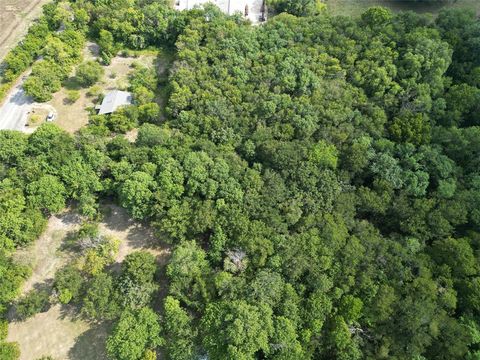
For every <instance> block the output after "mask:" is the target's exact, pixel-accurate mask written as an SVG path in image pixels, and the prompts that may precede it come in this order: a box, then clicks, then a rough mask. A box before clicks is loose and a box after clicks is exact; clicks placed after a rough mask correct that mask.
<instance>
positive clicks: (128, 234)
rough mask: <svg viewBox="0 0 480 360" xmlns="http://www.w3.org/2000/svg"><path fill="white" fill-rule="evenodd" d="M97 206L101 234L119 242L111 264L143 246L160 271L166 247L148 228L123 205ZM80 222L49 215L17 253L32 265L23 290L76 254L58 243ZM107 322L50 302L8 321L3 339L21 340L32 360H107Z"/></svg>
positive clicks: (72, 217)
mask: <svg viewBox="0 0 480 360" xmlns="http://www.w3.org/2000/svg"><path fill="white" fill-rule="evenodd" d="M102 208H103V211H104V213H105V217H104V221H103V222H102V223H101V224H100V232H101V234H103V235H106V236H113V237H115V238H117V239H119V240H120V241H121V243H120V250H119V254H118V256H117V259H116V261H117V264H116V265H115V266H117V267H119V266H120V263H121V262H122V261H123V260H124V259H125V256H127V255H128V254H130V253H132V252H134V251H138V250H146V251H148V252H150V253H152V254H153V255H155V256H156V257H157V260H158V263H159V265H160V267H161V268H162V269H164V266H165V264H166V262H167V259H168V256H169V254H170V249H169V247H167V246H165V245H163V244H161V243H160V242H159V240H158V239H157V238H156V237H155V236H154V234H153V231H152V230H151V229H150V228H149V227H148V226H146V225H143V224H140V223H138V222H136V221H134V220H132V219H131V218H130V217H129V216H128V214H127V212H126V211H125V210H124V209H122V208H120V207H118V206H116V205H113V204H105V205H103V206H102ZM80 224H81V217H80V216H78V215H76V214H75V213H73V212H71V211H67V212H65V213H63V214H60V215H57V216H52V217H51V218H50V220H49V222H48V226H47V229H46V230H45V232H44V234H42V236H41V237H40V238H39V239H38V240H37V241H36V242H35V244H33V245H32V246H31V247H29V248H28V249H24V250H22V251H19V252H17V254H16V260H17V261H18V262H21V263H24V264H31V267H32V268H33V272H32V276H31V277H30V279H28V280H27V282H26V283H25V285H24V287H23V289H22V293H25V292H27V291H29V290H31V289H32V288H35V287H36V286H37V285H40V284H44V283H45V282H49V281H51V279H53V277H54V275H55V272H56V271H57V270H58V269H59V268H60V267H62V266H63V265H65V264H66V263H67V262H68V260H69V259H70V258H71V257H72V256H75V254H69V253H68V252H67V251H62V244H63V243H64V241H65V240H66V239H67V238H68V236H69V235H70V234H71V233H72V232H73V231H75V230H77V229H78V228H79V227H80ZM162 271H163V270H162ZM163 278H164V277H162V279H163ZM165 282H166V281H165V280H164V279H163V280H162V281H161V284H160V286H161V288H162V289H166V285H165ZM108 326H109V325H108V324H94V323H88V322H86V321H84V320H81V319H78V316H77V311H76V309H75V308H73V307H71V306H62V305H55V306H52V307H51V308H50V309H49V310H48V311H47V312H44V313H40V314H37V315H35V316H33V317H32V318H30V319H28V320H26V321H23V322H13V323H10V324H9V334H8V338H7V341H15V342H18V343H19V344H20V350H21V356H20V360H34V359H38V358H40V357H42V356H52V357H53V358H54V359H56V360H103V359H106V355H105V339H106V337H107V334H108Z"/></svg>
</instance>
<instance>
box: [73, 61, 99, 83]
mask: <svg viewBox="0 0 480 360" xmlns="http://www.w3.org/2000/svg"><path fill="white" fill-rule="evenodd" d="M104 72H105V71H104V70H103V67H102V66H101V65H100V64H99V63H98V62H96V61H87V62H84V63H83V64H80V65H79V66H78V68H77V71H76V72H75V78H76V80H77V82H78V83H79V84H80V85H81V86H83V87H88V86H92V85H93V84H95V83H96V82H97V81H98V80H100V78H101V77H102V76H103V73H104Z"/></svg>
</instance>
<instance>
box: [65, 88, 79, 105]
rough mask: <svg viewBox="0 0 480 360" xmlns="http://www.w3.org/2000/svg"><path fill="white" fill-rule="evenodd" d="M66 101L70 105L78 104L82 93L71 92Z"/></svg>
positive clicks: (68, 93)
mask: <svg viewBox="0 0 480 360" xmlns="http://www.w3.org/2000/svg"><path fill="white" fill-rule="evenodd" d="M66 99H67V100H68V102H69V103H70V104H74V103H76V102H77V100H78V99H80V92H79V91H78V90H69V91H68V92H67V98H66Z"/></svg>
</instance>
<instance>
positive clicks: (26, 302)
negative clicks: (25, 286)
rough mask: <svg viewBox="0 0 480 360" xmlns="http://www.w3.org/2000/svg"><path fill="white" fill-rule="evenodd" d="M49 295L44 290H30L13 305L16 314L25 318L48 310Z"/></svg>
mask: <svg viewBox="0 0 480 360" xmlns="http://www.w3.org/2000/svg"><path fill="white" fill-rule="evenodd" d="M49 296H50V295H49V293H48V292H47V291H46V290H41V291H37V290H32V291H30V292H29V293H28V294H27V295H25V296H24V297H23V298H21V299H20V300H19V301H18V302H17V304H16V306H15V310H16V314H17V316H18V317H19V318H20V319H22V320H25V319H28V318H29V317H31V316H33V315H35V314H38V313H40V312H44V311H46V310H48V306H49V304H50V301H49Z"/></svg>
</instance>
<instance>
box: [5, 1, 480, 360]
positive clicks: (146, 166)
mask: <svg viewBox="0 0 480 360" xmlns="http://www.w3.org/2000/svg"><path fill="white" fill-rule="evenodd" d="M115 3H117V2H115ZM76 4H78V5H79V6H81V7H82V9H84V10H85V12H86V14H87V15H88V16H87V17H88V22H87V25H86V26H88V28H89V31H88V33H89V34H90V35H91V36H93V37H95V38H98V39H99V42H100V44H101V47H102V49H103V51H104V52H106V51H107V50H109V44H113V45H112V46H113V47H112V49H116V47H117V46H118V47H121V46H129V47H133V48H139V47H143V46H160V45H165V44H167V46H170V44H171V42H173V41H176V43H175V44H176V45H175V46H176V59H177V60H176V62H175V63H174V65H173V67H172V69H171V75H170V79H169V82H168V89H169V100H168V107H167V109H166V113H167V119H166V120H165V121H164V122H162V123H160V121H159V115H158V112H157V110H158V109H155V111H152V113H151V116H149V117H140V116H139V115H138V113H137V114H135V112H138V111H139V108H140V107H141V106H143V105H147V104H149V103H151V101H152V94H154V93H155V87H156V86H158V82H157V81H156V79H155V77H154V76H152V74H151V73H149V71H148V70H146V69H141V68H140V69H138V70H137V71H136V72H135V73H134V74H133V75H132V78H131V86H132V88H131V90H132V91H134V92H138V94H139V95H137V97H138V98H143V99H145V100H144V101H145V102H144V104H143V105H142V104H141V103H140V104H138V106H134V107H132V108H131V109H128V108H127V109H125V110H124V111H123V112H120V113H118V114H114V115H110V116H107V117H98V118H96V117H94V118H92V122H91V124H90V125H89V126H88V127H87V128H85V129H82V130H81V131H80V132H79V134H77V135H76V136H75V138H72V137H70V136H68V135H66V134H65V133H64V132H62V131H61V130H59V129H58V128H56V127H55V126H53V125H44V126H42V127H41V128H40V129H39V130H37V131H36V132H35V133H34V134H33V135H31V136H29V137H26V136H24V135H21V134H17V133H13V132H2V133H0V135H1V138H0V149H1V150H0V156H1V157H0V158H1V160H2V171H0V174H1V176H2V177H1V179H2V182H1V184H3V185H2V186H3V188H4V189H6V190H4V191H3V192H1V193H0V194H3V195H2V196H3V197H2V199H1V200H0V204H2V206H3V204H7V205H6V206H5V210H4V211H5V213H6V214H8V215H7V216H5V217H4V218H5V219H6V221H5V222H4V223H2V224H0V234H2V236H3V239H5V240H4V241H3V243H5V244H7V245H6V246H5V250H4V252H5V254H6V255H5V259H6V260H5V265H4V268H5V269H7V270H5V272H6V273H8V274H10V273H12V274H14V275H15V276H12V277H8V278H6V277H2V278H0V279H1V280H0V286H2V288H5V289H13V290H15V289H16V288H17V287H18V283H19V282H20V281H21V279H22V278H24V277H25V276H26V274H25V273H24V269H21V268H18V267H16V266H15V264H13V263H12V262H11V260H10V258H9V256H8V254H9V253H11V251H13V249H14V248H15V247H16V246H21V245H22V244H25V243H28V242H29V241H32V239H34V238H35V237H36V236H37V235H38V233H39V232H40V231H41V230H42V226H44V225H43V224H44V223H45V220H44V216H45V215H48V214H49V213H53V212H56V211H59V210H60V209H62V208H63V207H64V206H65V203H66V201H70V200H73V201H74V203H77V204H78V207H79V211H80V212H81V213H83V214H85V215H86V216H88V217H90V218H91V219H95V218H97V217H98V211H97V205H96V203H97V201H96V200H97V199H98V197H114V198H116V199H117V200H118V202H119V203H120V204H121V205H122V206H124V207H125V208H126V209H128V211H129V212H130V213H131V215H132V216H133V217H134V218H136V219H139V220H144V221H148V222H149V223H150V224H151V225H152V226H153V227H154V229H155V230H156V232H157V234H158V236H159V237H160V238H162V239H163V240H165V241H167V242H169V243H171V244H172V247H173V251H172V256H171V259H170V262H169V264H168V266H167V270H166V274H167V277H168V280H169V286H168V296H167V297H166V299H164V300H163V311H162V317H161V318H160V317H159V316H158V314H156V313H155V312H154V311H152V306H153V304H154V303H156V302H155V300H156V298H157V297H158V293H157V292H156V291H157V290H158V289H157V284H158V277H156V276H155V272H156V270H155V269H154V267H155V266H154V264H153V265H152V261H151V259H150V258H149V255H148V254H144V253H140V254H136V255H134V256H132V258H131V259H130V260H128V261H126V263H125V264H124V265H123V267H122V270H121V273H120V274H113V273H111V272H110V271H109V269H108V266H107V264H108V257H104V256H103V255H102V254H105V253H102V251H103V250H102V249H104V247H102V246H101V245H99V246H98V247H95V246H94V247H91V244H92V243H93V244H104V243H103V242H102V241H103V240H101V239H98V236H96V235H95V232H94V231H93V230H92V231H90V232H89V231H87V230H88V228H87V229H86V230H84V232H83V235H81V236H80V235H79V237H78V239H79V240H78V243H79V244H87V245H88V244H90V245H89V246H90V247H88V246H87V248H85V250H82V251H84V252H82V254H83V255H82V256H84V257H83V258H82V259H84V260H85V261H83V260H82V262H81V263H77V264H71V265H70V267H67V268H65V269H63V270H62V271H61V272H59V274H58V275H57V277H56V280H55V285H54V286H55V288H56V290H57V292H58V293H59V294H60V295H59V296H61V299H60V301H63V302H74V303H77V304H78V305H79V306H80V308H81V309H82V312H83V314H84V316H87V317H89V318H94V319H96V320H114V323H115V325H114V330H113V331H112V334H110V337H109V340H108V341H107V350H108V352H109V354H110V356H111V357H112V358H114V359H125V360H126V359H129V360H130V359H153V358H155V351H156V350H158V348H161V349H162V350H163V351H164V352H165V353H166V355H167V356H168V358H169V359H173V360H181V359H185V360H187V359H192V358H197V357H201V356H208V358H209V359H212V360H216V359H218V360H220V359H221V360H224V359H232V360H233V359H235V360H237V359H245V360H247V359H248V360H249V359H382V358H392V359H414V358H418V359H468V360H471V359H475V358H476V357H478V356H479V354H480V347H479V346H480V341H479V339H478V335H477V334H478V331H479V330H480V306H479V304H478V298H479V297H480V268H479V260H480V259H479V254H480V232H479V231H480V229H479V227H480V214H479V210H478V202H479V201H480V182H479V179H480V173H479V171H478V168H479V167H478V159H479V155H480V141H479V139H480V127H479V125H480V118H479V114H480V108H479V106H480V89H479V86H480V58H479V57H478V56H477V55H478V54H479V53H480V47H479V44H480V22H479V21H478V19H476V17H475V14H473V13H471V12H468V11H465V10H448V11H443V12H441V13H440V14H439V16H438V17H437V19H435V21H432V20H431V19H430V18H428V17H425V16H422V15H417V14H414V13H401V14H398V15H394V14H392V13H390V12H389V11H387V10H386V9H383V8H372V9H370V10H368V11H367V12H365V13H364V14H363V15H362V17H361V18H359V19H351V18H346V17H331V16H329V15H328V14H326V13H320V14H318V15H311V16H305V17H295V16H293V15H289V14H281V15H278V16H276V17H274V18H273V19H271V20H270V21H269V22H268V23H267V24H265V25H264V26H260V27H251V26H249V25H248V24H247V23H245V22H244V21H242V20H241V19H240V18H238V17H226V16H225V15H223V14H222V13H221V12H220V11H218V9H216V8H214V7H207V8H206V9H205V10H194V11H191V12H183V13H178V14H176V13H173V12H171V10H170V9H168V8H166V7H165V6H162V5H161V4H156V3H155V2H150V1H137V2H132V1H125V2H123V1H122V2H118V4H119V5H118V7H113V6H112V2H111V1H107V0H104V1H95V2H93V1H77V2H76ZM125 9H131V10H129V11H125ZM146 9H149V10H151V12H148V11H146ZM153 10H156V11H153ZM205 13H207V14H208V16H205ZM100 14H101V15H102V16H100ZM307 15H308V14H307ZM105 19H106V20H105ZM161 20H164V22H162V21H161ZM207 20H208V21H207ZM153 24H155V25H153ZM162 24H163V25H162ZM157 25H158V26H160V25H162V26H160V27H159V29H160V30H158V31H157V30H154V29H155V27H154V26H157ZM175 29H177V30H178V33H175ZM105 31H107V32H108V33H107V32H105ZM109 34H110V35H109ZM154 34H155V35H154ZM167 34H168V35H167ZM170 36H171V37H170ZM102 39H103V40H102ZM106 39H107V40H108V41H106ZM104 40H105V41H104ZM102 41H104V42H103V43H102ZM108 54H114V51H112V52H110V53H107V55H108ZM107 57H108V56H107ZM132 111H133V112H134V113H131V112H132ZM139 124H141V126H140V128H139V131H138V137H137V139H136V141H135V142H134V143H131V142H129V141H127V139H125V138H124V137H123V136H122V135H116V134H118V133H122V132H125V131H128V130H129V129H131V128H132V127H136V126H138V125H139ZM8 204H16V205H15V206H13V205H8ZM2 219H3V218H2ZM0 221H1V220H0ZM12 224H14V226H12ZM93 229H94V228H93ZM85 234H87V235H85ZM81 239H83V240H81ZM85 239H89V240H88V241H87V240H85ZM92 239H96V240H95V241H93V240H92ZM107 253H108V252H107ZM88 254H90V255H88ZM87 260H88V261H87ZM138 263H141V264H146V267H144V268H143V267H142V269H143V270H142V271H140V270H138V269H137V266H138ZM85 264H90V265H88V266H86V265H85ZM135 264H136V265H135ZM137 270H138V271H137ZM22 271H23V272H22ZM10 279H12V280H10ZM132 279H133V280H132ZM129 289H130V290H129ZM131 289H137V290H131ZM0 293H2V294H9V292H8V291H1V292H0ZM14 296H15V291H13V292H11V295H10V296H8V297H7V298H6V299H5V300H4V304H7V303H8V302H9V301H11V299H13V297H14ZM139 298H140V300H141V301H140V300H139ZM132 299H133V300H132ZM125 301H127V302H128V301H133V302H132V303H130V305H128V304H126V303H125ZM131 304H136V305H134V306H131ZM132 324H135V325H136V326H132ZM137 340H138V341H137Z"/></svg>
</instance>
